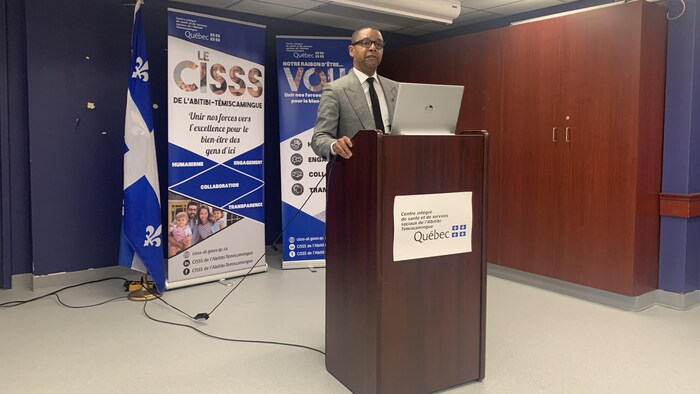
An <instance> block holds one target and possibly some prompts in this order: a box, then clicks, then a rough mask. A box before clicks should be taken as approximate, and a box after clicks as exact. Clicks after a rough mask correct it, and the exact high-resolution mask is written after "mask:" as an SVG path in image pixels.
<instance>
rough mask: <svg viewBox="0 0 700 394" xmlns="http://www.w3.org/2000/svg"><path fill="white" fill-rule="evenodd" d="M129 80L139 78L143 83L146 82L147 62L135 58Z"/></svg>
mask: <svg viewBox="0 0 700 394" xmlns="http://www.w3.org/2000/svg"><path fill="white" fill-rule="evenodd" d="M131 78H139V79H141V80H143V82H148V61H146V63H144V62H143V59H141V57H140V56H139V57H137V58H136V67H134V72H133V73H131Z"/></svg>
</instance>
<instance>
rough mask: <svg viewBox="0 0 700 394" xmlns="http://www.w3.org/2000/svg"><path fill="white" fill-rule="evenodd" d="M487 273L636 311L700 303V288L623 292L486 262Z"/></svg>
mask: <svg viewBox="0 0 700 394" xmlns="http://www.w3.org/2000/svg"><path fill="white" fill-rule="evenodd" d="M488 274H489V275H493V276H496V277H499V278H503V279H508V280H512V281H514V282H519V283H524V284H527V285H530V286H535V287H539V288H542V289H545V290H551V291H555V292H557V293H561V294H566V295H569V296H572V297H576V298H580V299H583V300H587V301H593V302H597V303H599V304H603V305H608V306H612V307H615V308H620V309H625V310H628V311H634V312H639V311H642V310H644V309H647V308H649V307H651V306H654V305H659V306H663V307H666V308H672V309H677V310H688V309H692V308H694V307H696V306H698V305H700V290H696V291H694V292H692V293H687V294H678V293H672V292H668V291H664V290H654V291H650V292H648V293H645V294H642V295H640V296H636V297H629V296H624V295H620V294H616V293H611V292H609V291H604V290H599V289H594V288H592V287H588V286H583V285H579V284H575V283H570V282H565V281H563V280H559V279H553V278H548V277H546V276H542V275H537V274H532V273H529V272H525V271H519V270H516V269H512V268H508V267H503V266H501V265H497V264H488Z"/></svg>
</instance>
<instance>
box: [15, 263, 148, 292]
mask: <svg viewBox="0 0 700 394" xmlns="http://www.w3.org/2000/svg"><path fill="white" fill-rule="evenodd" d="M140 275H141V274H140V273H138V272H136V271H134V270H131V269H129V268H126V267H122V266H120V265H117V266H113V267H104V268H90V269H87V270H84V271H75V272H57V273H55V274H49V275H31V274H26V276H28V277H29V278H30V283H29V285H28V286H27V287H29V288H30V289H31V290H40V289H44V288H47V287H60V286H70V285H74V284H76V283H82V282H89V281H92V280H98V279H104V278H109V277H113V276H116V277H124V278H127V279H131V280H137V279H138V278H139V277H140ZM17 276H25V275H17ZM18 279H19V280H20V281H22V282H24V281H25V280H26V279H25V278H18ZM16 284H17V285H19V283H18V282H15V277H13V278H12V287H13V288H14V286H15V285H16Z"/></svg>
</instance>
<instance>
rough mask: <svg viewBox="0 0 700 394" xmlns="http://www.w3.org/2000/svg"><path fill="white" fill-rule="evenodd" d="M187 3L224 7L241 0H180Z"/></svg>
mask: <svg viewBox="0 0 700 394" xmlns="http://www.w3.org/2000/svg"><path fill="white" fill-rule="evenodd" d="M180 1H181V2H183V3H187V4H196V5H203V6H205V7H212V8H226V7H228V6H230V5H233V4H235V3H238V2H239V1H241V0H180Z"/></svg>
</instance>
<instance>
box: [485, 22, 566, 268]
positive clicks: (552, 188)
mask: <svg viewBox="0 0 700 394" xmlns="http://www.w3.org/2000/svg"><path fill="white" fill-rule="evenodd" d="M561 26H562V25H561V22H560V19H558V18H557V19H550V20H546V21H542V22H538V23H531V24H524V25H518V26H513V27H511V28H509V29H506V31H505V37H504V43H505V45H504V82H503V122H504V123H503V138H502V141H501V143H502V153H501V186H500V201H501V204H500V214H501V218H500V219H501V220H500V240H499V241H500V246H501V248H500V251H501V253H500V263H501V264H502V265H504V266H507V267H510V268H515V269H520V270H524V271H528V272H533V273H537V274H541V275H547V276H554V275H555V273H556V267H555V266H554V253H555V248H556V242H557V241H556V227H557V223H556V220H557V212H556V211H557V210H558V209H559V203H558V190H559V189H560V188H561V180H562V178H561V167H560V160H561V158H560V154H561V152H560V151H561V150H560V149H557V148H558V145H560V144H561V140H562V138H563V137H562V133H561V130H556V133H553V131H554V130H553V128H554V119H555V113H556V111H557V109H558V105H559V104H558V102H559V89H560V86H559V78H560V71H559V68H560V65H559V56H560V44H561Z"/></svg>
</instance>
